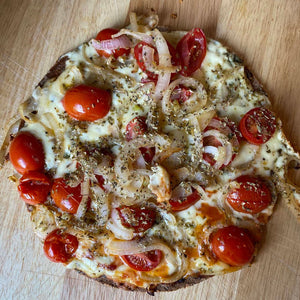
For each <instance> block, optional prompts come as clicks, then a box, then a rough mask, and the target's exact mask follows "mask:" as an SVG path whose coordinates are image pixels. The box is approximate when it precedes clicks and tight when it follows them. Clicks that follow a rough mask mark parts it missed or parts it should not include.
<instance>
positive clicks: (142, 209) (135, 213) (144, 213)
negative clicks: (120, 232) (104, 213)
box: [116, 205, 156, 233]
mask: <svg viewBox="0 0 300 300" xmlns="http://www.w3.org/2000/svg"><path fill="white" fill-rule="evenodd" d="M116 209H117V211H118V213H119V216H120V219H121V223H122V225H123V226H124V227H127V228H132V229H133V230H134V231H135V232H136V233H140V232H144V231H146V230H147V229H149V228H151V227H152V226H153V224H154V222H155V219H156V211H155V210H154V209H153V208H151V207H147V206H138V205H130V206H126V205H124V206H120V207H117V208H116Z"/></svg>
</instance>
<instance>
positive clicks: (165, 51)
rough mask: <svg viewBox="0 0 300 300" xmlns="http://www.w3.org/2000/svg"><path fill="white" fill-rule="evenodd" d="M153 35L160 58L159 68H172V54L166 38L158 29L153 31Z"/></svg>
mask: <svg viewBox="0 0 300 300" xmlns="http://www.w3.org/2000/svg"><path fill="white" fill-rule="evenodd" d="M152 35H153V37H154V42H155V46H156V50H157V53H158V57H159V66H160V67H161V68H164V67H171V66H172V63H171V54H170V51H169V47H168V44H167V42H166V40H165V38H164V36H163V35H162V34H161V32H160V31H159V30H157V29H154V30H153V31H152Z"/></svg>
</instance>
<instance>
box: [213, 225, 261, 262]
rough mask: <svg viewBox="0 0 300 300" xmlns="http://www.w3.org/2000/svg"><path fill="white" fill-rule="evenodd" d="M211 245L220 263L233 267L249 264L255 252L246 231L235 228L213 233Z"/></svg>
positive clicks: (230, 227)
mask: <svg viewBox="0 0 300 300" xmlns="http://www.w3.org/2000/svg"><path fill="white" fill-rule="evenodd" d="M211 245H212V250H213V252H214V254H215V255H216V256H217V257H218V258H219V259H220V260H221V261H223V262H224V263H226V264H229V265H231V266H235V267H240V266H243V265H245V264H247V263H250V261H251V260H252V257H253V254H254V250H255V247H254V244H253V242H252V238H251V236H250V234H249V233H248V231H246V230H245V229H242V228H239V227H236V226H228V227H224V228H221V229H219V230H218V231H217V232H215V233H213V235H212V239H211Z"/></svg>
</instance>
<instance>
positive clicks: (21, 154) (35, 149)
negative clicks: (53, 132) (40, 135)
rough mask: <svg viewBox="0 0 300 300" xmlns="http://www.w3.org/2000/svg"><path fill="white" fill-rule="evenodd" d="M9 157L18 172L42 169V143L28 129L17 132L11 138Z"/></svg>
mask: <svg viewBox="0 0 300 300" xmlns="http://www.w3.org/2000/svg"><path fill="white" fill-rule="evenodd" d="M9 158H10V161H11V163H12V165H13V166H14V168H15V169H16V171H17V172H19V173H20V174H25V173H26V172H28V171H39V170H43V169H44V166H45V153H44V147H43V144H42V142H41V141H40V140H39V139H37V138H36V137H35V136H34V135H33V134H31V133H30V132H28V131H22V132H20V133H18V134H17V135H16V137H15V138H14V139H13V140H12V142H11V144H10V148H9Z"/></svg>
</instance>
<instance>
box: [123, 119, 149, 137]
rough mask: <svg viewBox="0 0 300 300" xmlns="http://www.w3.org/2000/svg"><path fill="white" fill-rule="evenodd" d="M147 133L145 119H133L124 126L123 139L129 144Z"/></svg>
mask: <svg viewBox="0 0 300 300" xmlns="http://www.w3.org/2000/svg"><path fill="white" fill-rule="evenodd" d="M145 132H147V124H146V118H145V117H141V116H138V117H135V118H133V119H132V120H131V121H130V122H129V123H128V124H127V126H126V133H125V138H126V141H127V142H129V141H131V140H133V139H136V138H137V137H139V136H141V135H143V134H144V133H145Z"/></svg>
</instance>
